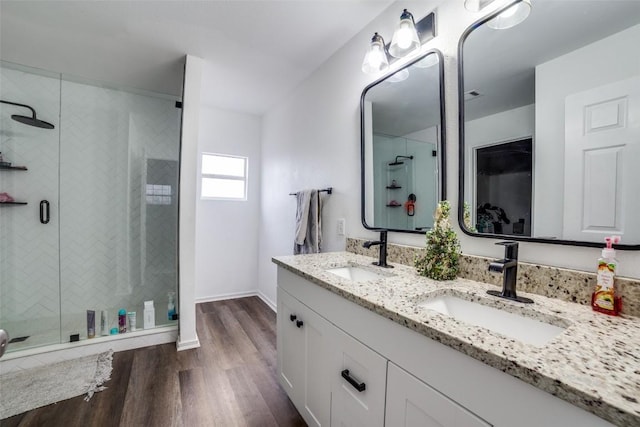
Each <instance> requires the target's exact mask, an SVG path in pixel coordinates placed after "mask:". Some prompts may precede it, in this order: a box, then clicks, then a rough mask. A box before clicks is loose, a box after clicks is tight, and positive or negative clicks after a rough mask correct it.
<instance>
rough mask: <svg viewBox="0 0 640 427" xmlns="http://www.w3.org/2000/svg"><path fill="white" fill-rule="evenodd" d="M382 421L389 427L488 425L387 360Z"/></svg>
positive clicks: (468, 426) (488, 425)
mask: <svg viewBox="0 0 640 427" xmlns="http://www.w3.org/2000/svg"><path fill="white" fill-rule="evenodd" d="M434 369H437V368H434ZM385 425H387V426H393V427H490V426H491V424H488V423H487V422H485V421H484V420H483V419H481V418H479V417H477V416H476V415H475V414H473V413H471V412H469V411H468V410H466V409H465V408H464V407H462V406H460V405H458V404H457V403H456V402H454V401H453V400H451V399H449V398H448V397H446V396H445V395H443V394H441V393H439V392H438V391H437V390H435V389H433V388H431V387H430V386H428V385H427V384H425V383H423V382H422V381H420V380H419V379H417V378H416V377H414V376H413V375H411V374H409V373H408V372H406V371H405V370H403V369H401V368H399V367H398V366H396V365H394V364H393V363H391V362H389V367H388V374H387V413H386V418H385Z"/></svg>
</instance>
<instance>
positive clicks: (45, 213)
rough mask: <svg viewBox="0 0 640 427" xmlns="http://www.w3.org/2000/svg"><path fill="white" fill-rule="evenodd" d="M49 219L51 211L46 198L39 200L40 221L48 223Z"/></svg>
mask: <svg viewBox="0 0 640 427" xmlns="http://www.w3.org/2000/svg"><path fill="white" fill-rule="evenodd" d="M49 219H51V213H50V211H49V202H48V201H47V200H41V201H40V222H41V223H42V224H48V223H49Z"/></svg>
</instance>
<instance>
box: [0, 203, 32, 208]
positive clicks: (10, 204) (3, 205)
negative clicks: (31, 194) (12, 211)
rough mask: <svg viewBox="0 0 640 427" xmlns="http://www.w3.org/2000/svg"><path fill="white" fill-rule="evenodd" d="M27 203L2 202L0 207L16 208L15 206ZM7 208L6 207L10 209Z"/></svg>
mask: <svg viewBox="0 0 640 427" xmlns="http://www.w3.org/2000/svg"><path fill="white" fill-rule="evenodd" d="M26 204H27V202H0V207H5V205H8V206H15V205H26ZM8 206H6V207H8Z"/></svg>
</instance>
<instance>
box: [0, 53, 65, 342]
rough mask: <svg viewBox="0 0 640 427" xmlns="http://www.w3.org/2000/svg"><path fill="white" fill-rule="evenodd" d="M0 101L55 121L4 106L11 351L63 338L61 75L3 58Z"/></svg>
mask: <svg viewBox="0 0 640 427" xmlns="http://www.w3.org/2000/svg"><path fill="white" fill-rule="evenodd" d="M0 99H2V100H3V101H7V102H12V103H18V104H24V105H28V106H29V107H31V108H33V109H34V110H35V112H36V114H37V118H38V119H40V120H44V121H46V122H48V123H50V124H53V125H54V129H45V128H41V127H35V126H29V125H28V124H25V123H22V122H20V121H18V120H17V119H16V118H12V116H31V112H30V111H29V109H28V108H27V107H21V106H15V105H11V104H7V103H0V153H1V156H2V160H1V161H2V163H0V193H3V194H2V195H0V197H1V198H0V329H4V330H5V331H7V333H8V334H9V340H10V341H9V345H8V347H7V349H8V351H13V350H17V349H22V348H29V347H34V346H41V345H45V344H52V343H59V342H60V271H59V270H60V269H59V257H58V251H59V247H58V244H59V243H58V242H59V239H58V237H59V236H58V192H59V191H58V172H59V171H58V157H59V147H60V144H59V132H58V129H59V116H60V78H59V75H57V74H49V73H43V72H39V71H35V70H33V69H23V68H21V67H16V66H11V67H9V66H7V64H5V63H2V66H1V67H0Z"/></svg>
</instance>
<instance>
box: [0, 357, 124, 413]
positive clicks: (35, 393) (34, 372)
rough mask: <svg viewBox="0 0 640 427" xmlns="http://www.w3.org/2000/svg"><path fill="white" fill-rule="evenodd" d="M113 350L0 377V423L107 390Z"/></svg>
mask: <svg viewBox="0 0 640 427" xmlns="http://www.w3.org/2000/svg"><path fill="white" fill-rule="evenodd" d="M112 361H113V350H109V351H107V352H104V353H99V354H93V355H91V356H85V357H81V358H78V359H72V360H65V361H64V362H59V363H54V364H51V365H47V366H41V367H38V368H33V369H25V370H22V371H17V372H10V373H8V374H5V375H0V419H4V418H8V417H11V416H13V415H16V414H21V413H23V412H25V411H30V410H31V409H35V408H39V407H41V406H46V405H50V404H52V403H55V402H60V401H61V400H66V399H70V398H72V397H76V396H80V395H83V394H86V397H85V400H87V401H88V400H89V399H91V396H93V394H94V393H95V392H98V391H102V390H104V389H105V388H106V387H104V386H103V384H104V383H105V382H106V381H108V380H109V379H110V378H111V369H112V367H111V364H112Z"/></svg>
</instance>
